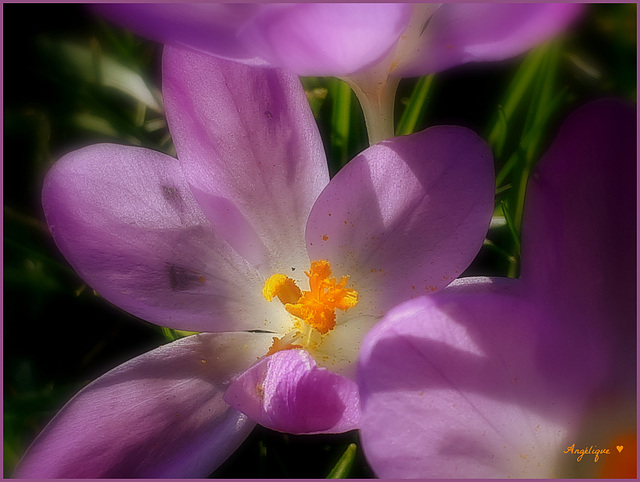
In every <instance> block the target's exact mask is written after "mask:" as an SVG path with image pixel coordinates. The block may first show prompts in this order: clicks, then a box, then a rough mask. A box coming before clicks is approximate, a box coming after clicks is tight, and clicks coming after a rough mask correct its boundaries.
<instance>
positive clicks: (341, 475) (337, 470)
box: [327, 443, 356, 479]
mask: <svg viewBox="0 0 640 482" xmlns="http://www.w3.org/2000/svg"><path fill="white" fill-rule="evenodd" d="M355 458H356V444H353V443H352V444H349V446H348V447H347V450H345V451H344V453H343V454H342V456H341V457H340V460H338V463H337V464H336V465H335V466H334V467H333V469H331V472H329V475H327V479H346V478H347V476H348V475H349V472H350V471H351V467H352V466H353V461H354V460H355Z"/></svg>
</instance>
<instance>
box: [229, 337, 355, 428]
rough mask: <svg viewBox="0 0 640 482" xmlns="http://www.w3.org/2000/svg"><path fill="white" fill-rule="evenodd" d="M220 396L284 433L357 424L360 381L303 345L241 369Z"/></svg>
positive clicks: (349, 426)
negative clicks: (325, 363)
mask: <svg viewBox="0 0 640 482" xmlns="http://www.w3.org/2000/svg"><path fill="white" fill-rule="evenodd" d="M224 399H225V401H226V402H227V403H229V404H230V405H231V406H232V407H234V408H236V409H238V410H240V411H241V412H243V413H245V414H246V415H247V416H249V418H251V419H252V420H255V421H256V422H258V423H259V424H260V425H263V426H265V427H267V428H271V429H273V430H278V431H281V432H287V433H296V434H303V433H338V432H345V431H347V430H352V429H355V428H357V424H358V421H359V417H360V410H359V405H358V403H359V402H358V387H357V385H356V383H355V382H354V381H352V380H349V379H347V378H344V377H341V376H340V375H336V374H335V373H333V372H331V371H329V370H327V369H326V368H321V367H318V366H317V364H316V362H315V361H314V360H313V358H312V357H311V356H310V355H309V354H308V353H307V352H306V351H304V350H300V349H291V350H285V351H279V352H277V353H275V354H273V355H270V356H268V357H265V358H263V359H262V360H260V361H259V362H258V363H257V364H255V365H254V366H253V367H251V369H249V370H247V371H246V372H245V373H243V374H242V375H240V376H239V377H238V378H237V379H236V380H235V381H234V382H233V384H232V385H231V386H230V387H229V389H228V390H227V392H226V394H225V396H224Z"/></svg>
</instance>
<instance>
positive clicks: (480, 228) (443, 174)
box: [306, 126, 494, 315]
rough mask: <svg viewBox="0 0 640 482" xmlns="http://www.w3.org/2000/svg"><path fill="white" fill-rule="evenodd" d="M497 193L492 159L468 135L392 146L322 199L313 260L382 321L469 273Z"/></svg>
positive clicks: (428, 133) (316, 211)
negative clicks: (346, 279)
mask: <svg viewBox="0 0 640 482" xmlns="http://www.w3.org/2000/svg"><path fill="white" fill-rule="evenodd" d="M493 192H494V180H493V164H492V156H491V152H490V150H489V148H488V147H487V146H486V144H485V143H484V142H483V141H482V140H481V139H480V138H479V137H478V136H477V135H476V134H474V133H473V132H472V131H470V130H468V129H464V128H460V127H452V126H445V127H433V128H430V129H427V130H425V131H422V132H420V133H417V134H413V135H410V136H406V137H397V138H394V139H390V140H388V141H384V142H382V143H380V144H377V145H374V146H372V147H370V148H369V149H367V150H366V151H364V152H363V153H362V154H361V155H359V156H358V157H356V158H355V159H353V160H352V161H351V162H350V163H349V164H347V165H346V166H345V167H344V168H343V169H342V170H341V171H340V172H339V173H338V174H337V175H336V176H335V177H334V178H333V179H332V180H331V183H330V184H329V185H328V186H327V188H326V189H325V190H324V191H323V192H322V194H321V195H320V197H319V198H318V201H317V202H316V204H315V206H314V208H313V210H312V212H311V216H310V218H309V222H308V225H307V233H306V235H307V244H308V251H309V255H310V256H311V258H312V259H327V260H329V261H330V262H331V265H332V267H333V268H334V273H335V274H336V276H344V275H349V276H350V277H351V278H350V285H352V286H353V288H355V289H356V290H357V291H358V292H359V294H360V304H362V305H363V306H365V305H369V306H375V307H376V313H375V315H380V314H381V313H379V312H378V311H385V310H386V309H388V308H389V307H391V306H393V305H395V304H397V303H399V302H401V301H403V300H406V299H409V298H413V297H417V296H421V295H422V294H425V293H432V292H434V291H436V290H438V289H440V288H442V287H443V286H446V285H447V284H449V283H450V282H451V281H452V280H453V279H455V278H456V277H457V276H458V275H460V273H462V271H464V269H466V267H467V266H468V265H469V263H470V262H471V261H472V260H473V258H474V257H475V255H476V254H477V252H478V250H479V249H480V246H481V245H482V242H483V241H484V237H485V235H486V232H487V229H488V226H489V221H490V218H491V213H492V211H493ZM369 314H370V315H371V314H372V313H369Z"/></svg>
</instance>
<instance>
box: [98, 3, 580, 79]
mask: <svg viewBox="0 0 640 482" xmlns="http://www.w3.org/2000/svg"><path fill="white" fill-rule="evenodd" d="M96 8H97V9H98V10H99V11H100V12H102V13H103V14H104V15H106V16H107V17H109V18H111V19H113V20H114V21H116V22H118V23H120V24H122V25H124V26H125V27H127V28H130V29H132V30H134V31H136V32H139V33H140V34H142V35H144V36H147V37H150V38H153V39H155V40H158V41H161V42H164V43H168V44H173V45H178V46H182V47H189V48H193V49H195V50H198V51H201V52H207V53H210V54H213V55H215V56H218V57H221V58H226V59H231V60H236V61H240V62H245V63H252V64H257V65H270V66H273V67H280V68H284V69H287V70H290V71H291V72H294V73H296V74H298V75H315V76H327V75H332V76H340V77H344V76H350V75H353V74H356V73H359V72H362V71H364V70H367V69H368V68H370V67H372V66H374V65H376V64H378V63H380V62H382V61H385V62H386V63H387V65H388V66H392V70H393V71H394V74H395V75H397V76H399V77H410V76H419V75H426V74H430V73H433V72H438V71H441V70H444V69H447V68H450V67H453V66H455V65H459V64H463V63H466V62H473V61H486V60H502V59H505V58H508V57H511V56H514V55H517V54H519V53H521V52H523V51H525V50H526V49H528V48H530V47H532V46H533V45H535V44H537V43H539V42H541V41H543V40H545V39H547V38H549V37H550V36H552V35H554V34H556V33H557V32H558V31H560V30H561V29H562V28H564V27H565V26H566V25H567V24H568V23H569V22H570V21H571V20H573V19H574V18H575V17H576V15H577V14H578V12H579V11H580V10H581V8H582V7H581V6H580V5H575V4H563V3H555V4H554V3H549V4H526V3H518V4H504V3H503V4H489V3H485V4H477V3H451V4H448V3H446V4H406V3H395V4H394V3H390V4H382V3H373V4H340V3H330V4H323V3H300V4H277V5H276V4H211V3H206V4H201V3H197V4H196V3H193V4H180V5H178V4H175V5H172V4H137V5H136V4H127V5H125V4H113V5H106V4H105V5H100V6H96Z"/></svg>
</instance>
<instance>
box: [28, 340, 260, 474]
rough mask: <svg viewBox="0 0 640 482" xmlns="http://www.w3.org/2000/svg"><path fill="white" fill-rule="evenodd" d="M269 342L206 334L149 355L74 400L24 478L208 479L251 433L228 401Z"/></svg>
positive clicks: (44, 436) (38, 447)
mask: <svg viewBox="0 0 640 482" xmlns="http://www.w3.org/2000/svg"><path fill="white" fill-rule="evenodd" d="M269 341H270V338H269V337H268V336H266V335H263V334H256V333H237V334H224V335H210V334H206V335H205V334H201V335H194V336H192V337H188V338H183V339H181V340H178V341H176V342H173V343H170V344H168V345H165V346H162V347H160V348H157V349H155V350H153V351H151V352H148V353H145V354H144V355H141V356H139V357H137V358H134V359H133V360H131V361H129V362H127V363H125V364H123V365H120V366H119V367H117V368H115V369H113V370H111V371H110V372H108V373H107V374H105V375H103V376H102V377H100V378H99V379H97V380H96V381H94V382H93V383H91V384H89V385H88V386H87V387H86V388H84V389H83V390H82V391H80V393H78V394H77V395H76V396H75V397H74V398H73V399H71V401H70V402H69V403H68V404H67V405H65V407H64V408H63V409H62V410H61V411H60V412H59V413H58V415H57V416H56V417H55V418H54V419H53V420H52V421H51V423H50V424H49V425H48V426H47V427H46V428H45V430H44V431H43V432H42V433H41V434H40V436H39V437H38V438H37V439H36V441H35V442H34V443H33V445H32V446H31V447H30V448H29V450H28V451H27V454H26V455H25V456H24V458H23V459H22V461H21V463H20V465H19V466H18V469H17V472H16V476H18V477H22V478H97V477H108V478H121V477H125V478H133V477H204V476H207V475H209V474H210V473H211V472H212V471H213V470H214V469H215V468H216V467H218V466H219V465H220V464H221V463H222V462H224V461H225V460H226V459H227V457H228V456H229V455H231V453H233V452H234V451H235V450H236V448H237V447H238V446H239V445H240V444H241V443H242V441H243V440H244V439H245V438H246V436H247V435H248V434H249V432H250V431H251V429H252V428H253V426H254V424H253V423H252V422H251V421H250V420H248V419H247V417H246V416H244V415H243V414H241V413H239V412H238V411H236V410H234V409H233V408H231V407H230V406H229V405H227V404H226V403H225V402H224V401H223V400H222V395H223V393H224V391H225V389H226V385H227V384H228V383H229V381H230V379H231V378H232V377H233V376H234V375H235V374H237V373H239V372H241V371H242V370H244V369H246V368H247V367H248V366H250V365H251V363H253V362H254V361H255V359H256V357H257V356H260V355H261V354H262V353H264V352H265V351H266V349H267V347H268V346H269Z"/></svg>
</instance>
